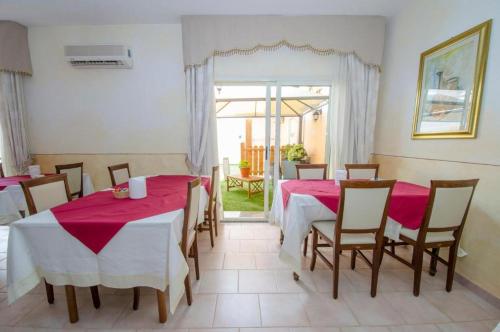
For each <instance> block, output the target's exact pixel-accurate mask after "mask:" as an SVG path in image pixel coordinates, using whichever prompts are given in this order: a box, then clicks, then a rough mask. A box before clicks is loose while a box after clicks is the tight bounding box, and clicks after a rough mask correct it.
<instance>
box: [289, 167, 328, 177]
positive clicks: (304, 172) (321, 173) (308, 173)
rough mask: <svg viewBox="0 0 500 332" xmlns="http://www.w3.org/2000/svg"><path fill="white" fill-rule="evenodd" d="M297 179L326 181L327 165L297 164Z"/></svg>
mask: <svg viewBox="0 0 500 332" xmlns="http://www.w3.org/2000/svg"><path fill="white" fill-rule="evenodd" d="M295 168H296V169H297V179H299V180H326V170H327V168H328V165H327V164H297V165H295Z"/></svg>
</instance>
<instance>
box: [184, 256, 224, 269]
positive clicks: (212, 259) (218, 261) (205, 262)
mask: <svg viewBox="0 0 500 332" xmlns="http://www.w3.org/2000/svg"><path fill="white" fill-rule="evenodd" d="M224 255H225V254H224V253H209V254H201V253H200V254H199V262H200V270H217V269H222V265H223V264H224ZM189 261H190V264H193V263H192V262H191V261H192V259H190V260H189Z"/></svg>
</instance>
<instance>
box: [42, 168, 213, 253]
mask: <svg viewBox="0 0 500 332" xmlns="http://www.w3.org/2000/svg"><path fill="white" fill-rule="evenodd" d="M194 178H195V177H194V176H185V175H180V176H177V175H173V176H168V175H160V176H155V177H150V178H147V179H146V184H147V193H148V195H147V197H146V198H143V199H137V200H134V199H122V200H119V199H115V198H114V197H113V193H112V192H111V191H100V192H96V193H94V194H92V195H89V196H85V197H82V198H80V199H77V200H75V201H72V202H69V203H67V204H63V205H61V206H58V207H55V208H53V209H51V211H52V213H53V214H54V216H55V218H56V219H57V221H58V222H59V224H60V225H61V226H62V227H63V228H64V229H65V230H66V231H67V232H69V233H70V234H71V235H73V236H74V237H75V238H77V239H78V240H79V241H80V242H82V243H83V244H84V245H85V246H87V247H88V248H89V249H90V250H92V251H93V252H94V253H95V254H98V253H99V252H100V251H101V250H102V248H104V247H105V246H106V244H107V243H108V242H109V241H110V240H111V239H112V238H113V237H114V236H115V234H116V233H118V231H119V230H120V229H121V228H122V227H123V226H125V224H127V223H128V222H131V221H135V220H140V219H144V218H148V217H152V216H155V215H159V214H163V213H167V212H170V211H175V210H179V209H183V208H184V207H185V205H186V200H187V183H188V182H189V181H191V180H193V179H194ZM202 184H203V185H204V186H205V188H207V184H208V188H210V187H209V184H210V179H209V178H202ZM126 186H127V185H126V184H125V185H121V186H120V187H126ZM208 192H209V190H208Z"/></svg>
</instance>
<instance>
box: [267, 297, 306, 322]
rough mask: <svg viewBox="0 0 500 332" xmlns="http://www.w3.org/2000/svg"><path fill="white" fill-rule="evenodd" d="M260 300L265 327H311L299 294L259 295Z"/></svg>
mask: <svg viewBox="0 0 500 332" xmlns="http://www.w3.org/2000/svg"><path fill="white" fill-rule="evenodd" d="M259 300H260V314H261V317H262V325H263V326H266V327H271V326H309V319H308V318H307V314H306V311H305V308H304V305H303V303H302V301H301V300H300V297H299V296H298V295H297V294H259Z"/></svg>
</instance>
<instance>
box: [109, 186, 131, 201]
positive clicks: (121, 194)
mask: <svg viewBox="0 0 500 332" xmlns="http://www.w3.org/2000/svg"><path fill="white" fill-rule="evenodd" d="M113 196H114V197H115V198H116V199H124V198H128V189H127V188H122V189H119V190H117V189H115V190H113Z"/></svg>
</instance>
